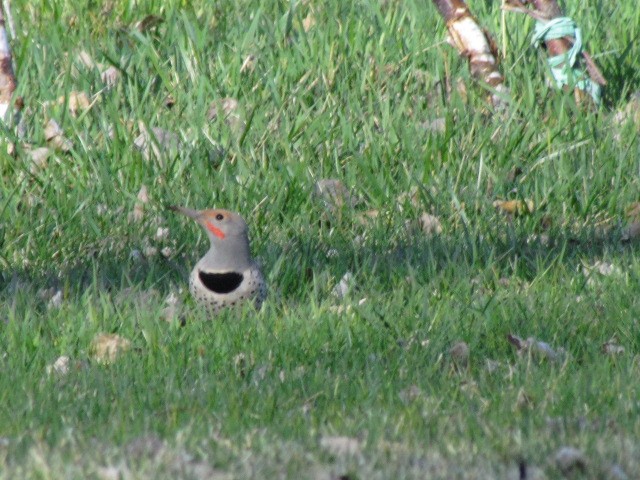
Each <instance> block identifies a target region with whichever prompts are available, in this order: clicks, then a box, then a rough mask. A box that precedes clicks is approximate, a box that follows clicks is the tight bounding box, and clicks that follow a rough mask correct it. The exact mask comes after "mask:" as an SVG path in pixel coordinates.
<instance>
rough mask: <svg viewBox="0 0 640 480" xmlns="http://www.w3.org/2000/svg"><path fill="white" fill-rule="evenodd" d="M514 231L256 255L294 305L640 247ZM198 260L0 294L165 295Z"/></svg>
mask: <svg viewBox="0 0 640 480" xmlns="http://www.w3.org/2000/svg"><path fill="white" fill-rule="evenodd" d="M517 230H518V229H517V228H516V227H513V226H510V225H509V224H504V225H502V226H500V227H496V228H493V229H492V230H490V231H488V232H485V233H483V234H477V233H475V232H474V233H471V232H465V231H461V232H458V233H456V234H453V235H446V234H443V235H434V236H432V237H431V238H426V237H425V235H424V234H422V233H420V232H418V231H407V232H404V233H403V234H401V235H397V236H396V237H397V238H396V240H393V241H387V238H388V237H387V236H385V234H384V233H383V232H381V231H380V230H379V229H378V230H376V231H375V232H374V233H373V235H372V238H371V240H370V241H364V242H363V245H358V244H356V242H354V237H355V235H353V233H351V234H349V235H347V234H343V235H340V234H334V235H331V236H329V235H328V234H327V235H323V230H322V229H321V232H320V235H308V236H305V237H302V236H297V237H294V238H291V239H289V241H288V242H287V243H286V244H281V243H277V242H265V244H264V245H263V248H262V249H260V251H259V252H257V253H258V254H259V260H260V261H261V263H262V264H263V269H264V272H265V275H266V276H267V278H268V279H269V282H270V290H271V291H277V292H278V295H279V296H280V297H281V298H289V299H298V300H299V299H300V298H304V296H305V294H306V292H308V290H309V285H311V284H313V283H314V282H327V283H330V282H333V283H335V282H337V281H338V280H339V279H340V278H341V277H342V276H343V275H344V274H345V273H346V272H352V273H353V274H354V275H356V276H357V277H362V278H363V279H366V281H368V280H369V279H373V280H374V281H375V283H377V284H378V285H382V286H385V287H388V288H390V289H392V288H394V285H396V284H397V282H398V281H401V279H403V278H405V277H406V276H407V275H409V274H411V275H415V277H416V280H417V281H419V282H421V283H422V282H425V283H426V282H428V281H429V279H430V278H433V277H434V276H436V275H438V273H439V272H442V271H444V270H447V269H454V270H457V271H459V272H460V276H467V277H471V278H469V281H471V279H472V278H473V277H475V276H476V275H482V274H484V273H486V272H487V271H489V272H491V273H492V275H495V276H497V278H501V277H511V276H514V275H515V276H517V277H519V278H521V279H522V280H525V281H531V280H533V279H535V278H536V277H538V276H539V275H541V274H543V273H544V272H546V271H547V270H548V269H549V268H550V267H552V266H554V265H556V266H559V265H562V266H563V267H564V269H565V270H568V271H576V272H578V271H580V268H581V266H582V265H584V264H593V263H595V262H596V261H598V260H600V259H602V258H603V257H608V258H611V257H616V256H624V255H628V254H634V253H638V252H639V251H640V242H638V241H635V242H634V241H631V242H629V241H625V240H624V239H623V236H622V232H620V231H616V230H610V231H608V232H606V233H596V232H595V231H593V230H584V231H581V232H577V233H575V232H569V231H557V232H552V233H541V234H532V233H530V232H522V231H517ZM347 231H349V232H353V230H347ZM362 231H363V232H365V231H366V229H364V228H362ZM325 233H326V232H325ZM201 253H204V252H201ZM197 258H198V254H189V255H186V254H179V255H178V256H176V257H174V258H171V259H165V258H163V257H161V256H159V255H158V256H156V257H154V258H152V259H146V258H144V257H140V258H137V259H132V258H130V257H126V258H125V257H124V255H123V256H121V257H120V256H116V255H114V256H109V255H100V256H96V257H93V258H90V259H87V260H86V261H81V262H80V261H79V262H77V263H76V264H75V265H72V266H70V267H68V268H62V269H57V268H52V269H50V270H36V269H29V268H27V269H16V270H7V271H3V272H2V273H0V296H2V297H4V298H5V300H8V299H9V298H11V297H12V296H14V295H15V294H16V292H22V293H23V294H26V295H39V294H40V295H42V293H41V292H43V291H45V290H47V289H48V290H50V291H53V290H57V289H62V290H63V291H64V292H65V296H66V297H76V296H81V295H83V294H85V293H86V292H87V291H88V290H93V293H95V294H99V293H103V292H107V293H117V292H120V291H122V290H130V291H134V292H135V291H145V290H154V291H156V292H157V293H159V294H160V295H162V296H164V295H166V294H168V293H169V292H170V291H171V290H172V289H175V287H183V288H186V286H187V282H188V276H189V272H190V270H191V268H192V266H193V265H194V264H195V262H196V261H197ZM514 265H517V267H515V266H514Z"/></svg>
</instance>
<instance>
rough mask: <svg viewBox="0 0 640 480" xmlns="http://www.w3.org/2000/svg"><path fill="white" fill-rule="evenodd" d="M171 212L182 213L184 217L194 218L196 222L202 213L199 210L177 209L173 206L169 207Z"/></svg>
mask: <svg viewBox="0 0 640 480" xmlns="http://www.w3.org/2000/svg"><path fill="white" fill-rule="evenodd" d="M169 210H173V211H174V212H179V213H182V214H183V215H186V216H187V217H189V218H193V219H194V220H198V217H200V212H199V211H198V210H191V209H190V208H184V207H176V206H173V205H171V206H169Z"/></svg>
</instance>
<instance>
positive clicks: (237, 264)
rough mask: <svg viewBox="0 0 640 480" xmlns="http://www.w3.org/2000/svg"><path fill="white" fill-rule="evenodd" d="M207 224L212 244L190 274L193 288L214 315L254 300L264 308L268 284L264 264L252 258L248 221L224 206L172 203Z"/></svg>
mask: <svg viewBox="0 0 640 480" xmlns="http://www.w3.org/2000/svg"><path fill="white" fill-rule="evenodd" d="M169 209H170V210H173V211H175V212H179V213H182V214H183V215H186V216H187V217H189V218H191V219H193V220H195V221H196V222H198V223H199V224H200V225H202V227H204V229H205V231H206V232H207V235H208V237H209V241H210V242H211V247H210V248H209V250H208V251H207V253H206V254H205V255H204V257H202V258H201V259H200V260H199V261H198V262H197V263H196V265H195V267H194V268H193V270H192V271H191V274H190V275H189V291H190V293H191V295H192V296H193V298H194V299H195V301H196V303H197V304H198V305H200V306H202V307H204V308H205V309H206V310H207V311H208V312H209V313H210V314H212V315H216V314H218V313H219V312H220V311H221V310H223V309H225V308H230V307H238V306H240V305H242V304H244V303H245V302H248V301H253V302H254V305H255V308H256V309H257V310H259V309H260V308H261V307H262V303H263V302H264V300H265V298H266V296H267V286H266V283H265V280H264V276H263V275H262V271H261V269H260V266H259V265H258V264H257V263H256V262H255V261H254V260H253V258H252V257H251V251H250V248H249V237H248V228H247V223H246V222H245V221H244V219H243V218H242V217H241V216H240V215H239V214H238V213H235V212H231V211H229V210H224V209H211V210H192V209H190V208H185V207H179V206H173V205H172V206H169Z"/></svg>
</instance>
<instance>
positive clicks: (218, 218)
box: [216, 213, 224, 220]
mask: <svg viewBox="0 0 640 480" xmlns="http://www.w3.org/2000/svg"><path fill="white" fill-rule="evenodd" d="M223 219H224V215H222V214H221V213H219V214H217V215H216V220H223Z"/></svg>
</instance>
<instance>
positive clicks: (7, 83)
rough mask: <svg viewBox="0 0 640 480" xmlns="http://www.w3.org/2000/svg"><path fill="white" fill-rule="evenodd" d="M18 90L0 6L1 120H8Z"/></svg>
mask: <svg viewBox="0 0 640 480" xmlns="http://www.w3.org/2000/svg"><path fill="white" fill-rule="evenodd" d="M15 90H16V77H15V75H14V74H13V66H12V60H11V47H9V39H8V38H7V30H6V28H5V24H4V11H3V8H2V7H0V121H1V122H6V120H7V116H8V115H7V114H8V112H9V108H10V106H11V98H12V97H13V92H15Z"/></svg>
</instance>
